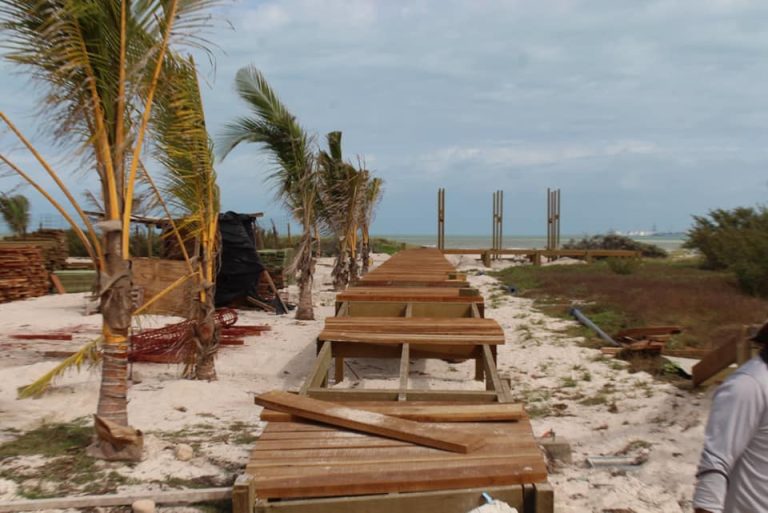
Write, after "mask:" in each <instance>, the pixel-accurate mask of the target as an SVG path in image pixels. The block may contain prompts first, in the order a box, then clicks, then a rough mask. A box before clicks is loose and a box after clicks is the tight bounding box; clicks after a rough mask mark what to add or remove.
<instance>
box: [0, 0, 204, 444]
mask: <svg viewBox="0 0 768 513" xmlns="http://www.w3.org/2000/svg"><path fill="white" fill-rule="evenodd" d="M211 3H212V2H211V1H209V0H161V1H153V2H144V1H133V2H131V1H129V0H44V1H41V0H0V30H2V32H3V36H2V37H3V39H2V40H3V43H4V45H5V46H6V48H8V53H7V55H6V57H7V58H8V59H9V60H11V61H12V62H15V63H17V64H19V65H21V66H23V67H24V68H26V69H27V70H29V71H30V72H31V74H32V76H33V77H34V78H35V79H36V80H37V81H38V82H39V83H41V84H42V85H43V86H44V87H45V93H44V97H43V102H42V105H43V106H44V109H45V110H44V112H43V114H44V118H43V119H44V123H43V125H42V126H44V127H46V128H48V129H49V130H50V132H51V133H52V135H53V136H54V137H56V138H57V140H58V141H59V142H60V143H69V144H70V145H72V147H74V148H75V149H76V150H77V151H78V152H79V153H80V154H81V155H82V156H83V158H84V160H85V162H86V163H87V165H88V166H89V171H90V172H91V173H92V175H93V178H94V179H96V180H98V183H99V185H100V191H99V192H100V194H101V196H102V204H103V206H104V216H103V219H101V221H100V222H99V223H98V228H99V231H97V230H96V227H95V226H94V225H93V223H92V222H91V220H90V219H89V218H88V217H87V216H86V215H85V213H84V212H83V209H82V208H81V205H80V204H79V203H78V201H77V200H75V198H74V196H73V195H72V193H71V192H70V191H69V188H68V187H67V186H66V184H65V183H64V179H63V175H62V174H61V173H59V172H57V171H55V170H54V169H53V168H52V167H51V166H50V165H49V164H48V162H47V161H46V160H45V159H44V158H43V156H42V155H41V154H40V153H39V152H38V151H37V150H36V149H35V147H34V146H33V145H32V144H31V143H30V142H29V141H28V139H26V137H24V135H23V134H22V133H21V132H20V131H19V130H18V129H17V128H16V126H15V125H14V124H13V123H12V122H11V120H10V119H8V117H7V116H5V115H4V114H3V113H2V112H0V119H2V121H3V122H4V123H5V124H6V125H7V126H8V127H9V128H10V130H11V131H12V132H13V133H14V134H15V136H16V137H17V138H18V139H19V140H20V141H21V142H22V143H23V145H24V146H25V147H26V148H27V149H28V150H29V151H30V153H31V154H32V155H33V156H34V157H35V159H36V160H37V161H38V163H40V165H41V166H42V167H43V168H44V169H45V170H46V172H47V173H48V174H49V175H50V177H51V178H52V179H53V180H54V182H55V183H56V186H57V187H58V189H59V190H60V191H61V192H62V193H63V194H64V196H65V197H66V198H67V200H68V202H69V204H70V207H71V208H72V209H73V210H74V211H75V212H76V215H77V217H79V220H80V222H76V221H75V218H73V217H72V216H70V214H69V211H68V209H66V208H64V206H62V205H61V204H60V203H59V202H57V201H56V200H55V199H54V198H53V196H52V195H51V194H50V192H49V191H46V190H45V189H44V188H43V187H42V186H40V184H39V183H37V182H36V181H35V180H34V179H33V178H32V177H31V176H30V175H29V174H28V173H26V172H25V171H24V170H22V169H21V168H20V167H19V166H17V165H16V164H15V163H14V162H12V161H11V160H10V159H9V158H8V157H6V156H5V155H2V154H0V161H2V162H3V163H4V164H5V165H6V166H8V167H10V168H11V169H12V170H14V171H15V172H16V173H18V174H19V175H20V176H21V177H22V178H24V179H25V180H26V181H27V182H29V183H30V184H31V185H32V186H33V187H34V188H35V189H36V190H38V191H39V192H40V193H41V194H43V196H45V197H46V199H48V201H50V202H51V203H52V204H53V206H54V207H55V208H56V209H57V210H58V211H59V212H60V213H61V214H62V215H63V216H64V218H65V219H67V221H68V222H69V223H70V225H71V226H72V228H73V230H74V231H75V233H76V234H77V235H78V237H79V238H80V239H81V240H82V242H83V244H84V245H85V247H86V249H87V250H88V253H89V254H90V255H91V257H92V258H93V259H94V262H95V265H96V268H97V269H98V272H99V282H100V299H101V312H102V315H103V324H102V326H103V327H102V347H103V355H102V360H103V361H102V379H101V387H100V391H99V400H98V406H97V416H96V432H97V435H98V442H97V444H96V451H95V452H96V453H100V454H101V455H102V456H104V457H107V458H112V459H137V458H138V457H140V442H141V437H140V436H138V434H137V433H136V432H135V431H134V432H133V435H130V433H131V430H128V429H127V428H126V426H127V425H128V414H127V380H126V378H127V350H128V337H129V332H130V327H131V315H132V299H131V270H130V265H129V257H130V255H129V250H130V247H129V244H128V239H129V236H130V222H131V221H130V220H131V214H132V213H133V204H134V191H135V188H136V183H137V176H138V175H139V168H140V166H139V164H140V159H139V155H141V152H142V148H143V146H144V143H145V139H146V136H147V127H148V123H149V119H150V115H151V109H152V105H153V103H154V96H155V93H156V92H157V90H158V87H159V86H160V85H161V83H160V78H161V75H162V68H163V66H162V63H163V62H164V59H165V54H166V52H167V50H168V48H169V46H170V45H171V43H172V41H171V40H172V39H173V40H174V41H173V42H174V43H175V42H180V43H190V42H191V43H193V44H196V43H199V42H200V40H199V39H198V35H197V34H198V33H199V31H200V29H201V28H202V27H203V26H205V25H206V24H207V23H208V21H207V20H208V15H207V14H206V13H205V11H204V9H205V8H206V7H208V6H209V5H210V4H211ZM81 223H82V225H83V226H85V229H84V230H83V229H82V228H80V225H81ZM112 427H117V428H122V429H121V430H119V429H115V430H112ZM117 431H120V432H121V435H120V436H119V437H118V438H122V440H118V439H116V438H115V437H114V436H113V435H114V432H117ZM137 448H138V450H137Z"/></svg>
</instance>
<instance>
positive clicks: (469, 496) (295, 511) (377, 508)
mask: <svg viewBox="0 0 768 513" xmlns="http://www.w3.org/2000/svg"><path fill="white" fill-rule="evenodd" d="M522 488H523V487H522V485H511V486H491V487H483V488H464V489H461V490H444V491H436V492H412V493H389V494H376V495H363V496H359V497H330V498H322V499H299V500H283V501H276V502H268V501H265V500H258V501H257V502H256V510H255V511H256V513H359V512H361V511H365V512H366V513H392V512H411V511H418V512H420V513H466V512H467V511H470V510H471V509H474V508H477V507H479V506H482V505H483V504H485V500H484V499H483V493H484V492H486V493H488V494H490V495H491V497H493V498H494V499H499V500H501V501H504V502H506V503H507V504H509V505H510V506H512V507H513V508H516V509H517V510H518V511H520V512H521V513H522V512H523V490H522ZM537 513H539V512H537ZM541 513H552V512H551V511H550V512H541Z"/></svg>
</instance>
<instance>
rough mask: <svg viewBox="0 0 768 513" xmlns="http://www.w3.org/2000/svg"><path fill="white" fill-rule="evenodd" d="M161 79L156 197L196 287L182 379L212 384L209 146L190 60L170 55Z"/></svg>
mask: <svg viewBox="0 0 768 513" xmlns="http://www.w3.org/2000/svg"><path fill="white" fill-rule="evenodd" d="M163 78H164V84H166V86H165V87H164V89H163V90H162V91H160V93H159V95H158V96H159V97H158V102H157V107H156V108H155V110H154V114H153V117H154V123H153V128H154V135H155V140H156V149H157V151H156V158H157V160H158V161H159V162H161V163H162V164H163V166H164V168H165V170H166V176H165V180H164V181H163V183H162V185H161V189H162V190H163V192H164V194H163V195H160V196H159V197H160V198H161V197H162V196H165V197H167V198H169V201H168V204H169V205H170V207H171V208H173V210H174V212H173V213H174V214H177V215H179V214H180V216H181V218H180V220H179V221H177V222H174V225H175V229H174V233H175V234H178V235H181V234H183V239H182V240H180V241H179V248H180V249H181V250H182V252H183V253H184V256H185V257H186V261H187V264H188V265H189V268H190V271H191V272H194V273H195V280H196V283H197V285H198V292H197V304H196V312H195V317H194V319H195V321H196V322H195V333H194V337H193V340H192V341H191V342H192V343H193V344H194V346H195V349H196V351H195V354H194V358H193V359H192V361H190V362H188V365H187V368H186V369H185V375H186V376H187V377H193V378H196V379H205V380H213V379H216V367H215V363H214V357H215V355H216V352H217V350H218V347H219V333H218V329H217V327H216V323H215V322H214V319H213V314H214V310H215V307H214V303H213V299H214V293H215V292H214V286H215V283H214V282H215V279H216V268H215V265H214V263H215V259H216V250H217V231H218V217H219V189H218V186H217V185H216V172H215V171H214V169H213V161H214V157H213V145H212V143H211V140H210V137H209V136H208V132H207V130H206V128H205V114H204V113H203V102H202V99H201V97H200V88H199V84H198V80H197V73H196V70H195V64H194V61H193V60H192V59H191V58H190V59H189V60H183V59H180V58H178V57H175V56H172V57H169V58H167V59H166V64H165V67H164V75H163ZM167 206H168V205H166V208H167ZM170 214H171V212H169V218H172V217H171V215H170ZM188 240H194V241H195V242H196V244H195V248H196V250H197V254H195V255H193V256H194V257H195V258H194V259H193V260H194V264H192V261H191V260H190V259H189V255H188V254H187V250H186V242H187V241H188ZM193 266H194V267H193Z"/></svg>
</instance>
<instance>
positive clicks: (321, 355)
mask: <svg viewBox="0 0 768 513" xmlns="http://www.w3.org/2000/svg"><path fill="white" fill-rule="evenodd" d="M330 366H331V342H323V345H322V346H321V347H320V351H318V353H317V358H315V363H313V364H312V369H311V370H310V371H309V375H308V376H307V379H306V380H305V381H304V384H302V385H301V389H300V390H299V394H301V395H307V392H308V391H309V389H311V388H315V387H320V386H323V384H324V383H325V382H326V381H327V380H328V368H329V367H330Z"/></svg>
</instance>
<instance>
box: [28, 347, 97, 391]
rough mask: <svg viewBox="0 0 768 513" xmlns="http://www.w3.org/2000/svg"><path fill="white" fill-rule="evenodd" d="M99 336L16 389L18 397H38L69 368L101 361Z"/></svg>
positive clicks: (92, 364)
mask: <svg viewBox="0 0 768 513" xmlns="http://www.w3.org/2000/svg"><path fill="white" fill-rule="evenodd" d="M100 343H101V338H95V339H93V340H91V341H90V342H88V343H87V344H85V345H84V346H83V347H81V348H80V349H78V350H77V352H75V353H74V354H73V355H70V356H68V357H67V358H65V359H64V360H63V361H62V362H61V363H59V364H58V365H57V366H56V367H54V368H53V369H51V370H50V371H48V372H46V373H45V374H44V375H43V376H41V377H39V378H38V379H36V380H35V381H34V383H31V384H29V385H27V386H24V387H20V388H19V390H18V394H19V399H25V398H27V397H39V396H41V395H42V394H43V392H45V391H46V390H47V389H48V387H49V386H50V385H51V383H53V382H54V380H56V378H59V377H61V376H62V375H63V374H64V373H65V372H67V371H68V370H71V369H73V368H74V369H76V370H80V368H81V367H82V366H83V365H86V364H88V365H90V366H94V365H96V364H98V363H99V362H100V361H101V352H100V351H99V344H100Z"/></svg>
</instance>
